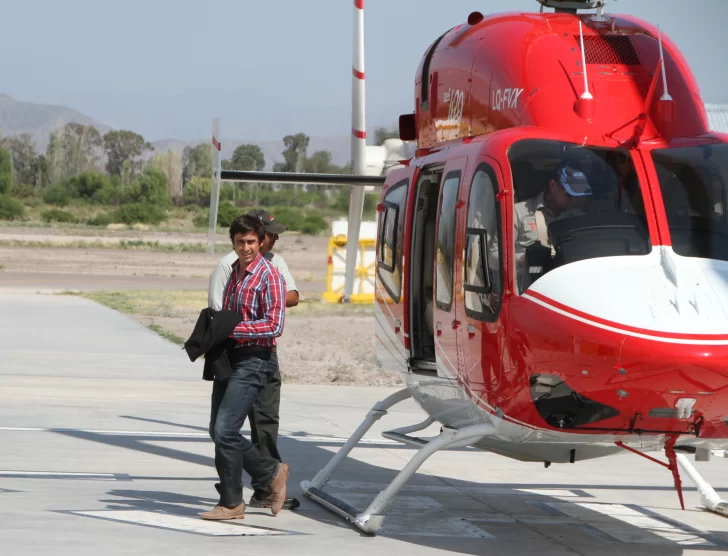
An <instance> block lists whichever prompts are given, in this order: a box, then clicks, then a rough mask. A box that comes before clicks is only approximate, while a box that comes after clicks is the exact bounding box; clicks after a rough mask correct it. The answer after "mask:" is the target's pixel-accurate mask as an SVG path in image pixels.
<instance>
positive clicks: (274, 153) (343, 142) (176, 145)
mask: <svg viewBox="0 0 728 556" xmlns="http://www.w3.org/2000/svg"><path fill="white" fill-rule="evenodd" d="M210 142H211V139H200V140H199V141H182V140H180V139H171V138H170V139H161V140H159V141H151V143H152V145H153V146H154V148H155V149H156V150H158V151H161V152H166V151H168V150H171V151H173V152H177V153H182V151H183V150H184V148H185V147H188V146H192V147H194V146H195V145H199V144H200V143H210ZM220 143H221V144H222V149H221V151H220V152H221V153H222V158H223V159H226V158H230V157H231V156H232V154H233V151H234V150H235V149H236V148H237V147H238V146H239V145H243V144H245V143H252V144H253V145H258V146H259V147H260V149H261V150H262V151H263V154H264V155H265V167H266V169H269V170H270V169H271V168H272V167H273V164H275V163H276V162H283V155H282V154H281V153H282V152H283V151H284V150H285V147H284V146H283V140H282V139H281V140H280V141H257V140H255V139H231V138H226V137H223V138H222V139H221V141H220ZM316 151H329V152H330V153H331V162H333V163H334V164H338V165H340V166H341V165H344V164H349V162H350V160H351V139H350V138H349V136H347V135H343V136H340V137H336V136H334V137H316V136H313V137H311V140H310V142H309V144H308V155H309V156H310V155H312V154H313V153H315V152H316Z"/></svg>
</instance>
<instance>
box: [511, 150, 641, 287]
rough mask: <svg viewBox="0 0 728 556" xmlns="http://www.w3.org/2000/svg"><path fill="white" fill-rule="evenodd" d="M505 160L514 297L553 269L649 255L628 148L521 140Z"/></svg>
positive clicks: (635, 179) (637, 181) (635, 178)
mask: <svg viewBox="0 0 728 556" xmlns="http://www.w3.org/2000/svg"><path fill="white" fill-rule="evenodd" d="M508 158H509V162H510V165H511V174H512V178H513V188H514V194H515V196H514V213H515V214H514V227H515V234H514V238H515V271H516V280H517V285H518V292H519V293H523V292H524V291H525V290H527V289H528V288H529V287H530V285H531V284H532V283H533V282H535V281H536V280H538V279H539V278H540V277H541V276H543V275H544V274H545V273H546V272H549V271H550V270H552V269H554V268H556V267H559V266H563V265H566V264H570V263H573V262H576V261H581V260H585V259H592V258H597V257H613V256H623V255H646V254H648V253H649V252H650V251H651V249H652V246H651V243H650V237H649V232H648V229H647V219H646V215H645V209H644V204H643V201H642V193H641V190H640V183H639V180H638V178H637V174H636V172H635V169H634V164H633V162H632V159H631V157H630V155H629V152H628V151H626V150H623V149H605V148H596V147H588V146H582V145H579V144H575V143H566V142H562V141H553V140H545V139H527V140H523V141H519V142H517V143H514V144H513V145H512V146H511V147H510V149H509V151H508Z"/></svg>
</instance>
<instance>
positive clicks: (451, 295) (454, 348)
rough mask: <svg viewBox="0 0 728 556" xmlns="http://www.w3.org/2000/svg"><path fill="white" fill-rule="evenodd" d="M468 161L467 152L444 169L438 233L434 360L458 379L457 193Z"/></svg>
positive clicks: (459, 269)
mask: <svg viewBox="0 0 728 556" xmlns="http://www.w3.org/2000/svg"><path fill="white" fill-rule="evenodd" d="M467 162H468V159H467V157H465V156H461V157H457V158H453V159H450V160H448V162H447V164H446V165H445V168H444V169H443V172H442V181H441V187H440V200H439V204H438V213H437V228H436V229H437V231H436V237H435V262H434V283H435V292H434V294H435V299H434V303H433V305H434V306H433V321H434V329H435V330H434V332H435V360H436V364H437V375H438V376H441V377H444V378H449V379H457V377H458V375H459V374H460V368H461V366H462V365H461V364H460V361H459V360H460V359H461V358H460V356H459V353H458V342H457V334H458V329H459V328H460V325H461V322H460V321H459V320H458V315H457V305H458V302H459V301H458V300H457V299H456V297H457V293H458V292H460V291H461V279H460V277H461V274H462V260H461V257H458V256H456V253H457V251H456V235H457V233H456V232H457V230H458V228H459V226H460V225H462V223H460V222H459V221H460V220H463V218H462V215H463V214H464V210H463V208H464V203H460V202H458V196H459V190H460V184H461V182H462V180H463V179H464V176H465V172H466V168H467ZM461 249H462V247H461Z"/></svg>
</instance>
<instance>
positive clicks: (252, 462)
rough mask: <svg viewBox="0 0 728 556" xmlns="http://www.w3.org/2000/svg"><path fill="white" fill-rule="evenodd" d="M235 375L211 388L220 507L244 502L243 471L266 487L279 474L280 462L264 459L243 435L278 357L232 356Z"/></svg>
mask: <svg viewBox="0 0 728 556" xmlns="http://www.w3.org/2000/svg"><path fill="white" fill-rule="evenodd" d="M231 363H232V366H233V374H232V376H230V377H229V378H227V379H225V380H223V381H215V382H214V383H213V386H212V408H211V412H210V437H211V438H212V440H213V442H214V443H215V468H216V469H217V474H218V477H220V484H219V486H218V485H216V487H218V492H219V493H220V502H219V504H220V505H221V506H226V507H229V508H232V507H234V506H237V505H238V504H241V503H242V501H243V483H242V478H243V469H245V471H246V472H247V473H248V474H249V475H250V477H251V478H252V480H253V482H254V483H255V484H256V485H261V486H263V487H267V486H268V485H269V484H270V483H271V481H273V478H274V477H275V476H276V474H277V473H278V461H277V460H275V459H273V458H271V457H266V456H263V455H262V454H261V453H260V452H259V451H258V450H257V449H256V447H255V446H254V445H253V443H252V442H251V441H250V440H248V439H247V438H245V437H244V436H243V435H241V434H240V429H241V428H242V426H243V423H244V422H245V418H246V417H247V415H248V414H249V413H250V411H251V410H252V409H253V406H254V405H255V400H256V398H257V397H258V394H259V393H260V391H261V390H263V388H265V386H266V384H268V381H269V380H270V379H271V378H272V377H273V375H274V374H275V372H276V370H277V369H278V358H277V356H276V354H275V353H267V352H262V353H252V354H246V355H235V356H233V355H232V354H231Z"/></svg>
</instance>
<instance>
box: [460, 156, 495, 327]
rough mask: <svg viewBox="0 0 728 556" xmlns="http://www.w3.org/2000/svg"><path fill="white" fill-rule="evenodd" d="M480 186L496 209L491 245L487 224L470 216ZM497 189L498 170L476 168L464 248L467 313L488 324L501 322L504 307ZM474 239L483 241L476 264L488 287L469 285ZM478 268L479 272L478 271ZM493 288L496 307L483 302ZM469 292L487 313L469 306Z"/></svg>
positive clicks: (483, 194) (472, 182) (481, 165)
mask: <svg viewBox="0 0 728 556" xmlns="http://www.w3.org/2000/svg"><path fill="white" fill-rule="evenodd" d="M481 175H484V176H485V178H486V179H484V180H482V181H481V182H480V183H476V180H478V178H479V176H481ZM477 186H480V187H481V188H482V200H483V201H484V200H485V197H486V195H492V201H493V207H494V210H495V225H494V228H493V229H494V230H495V236H494V237H493V238H492V241H491V242H488V239H487V233H488V231H487V229H486V228H485V227H482V226H484V225H485V223H481V224H480V226H476V225H474V224H475V222H473V221H472V220H471V217H472V216H473V215H472V214H471V205H472V203H473V201H474V199H473V193H474V191H476V189H475V187H477ZM498 190H499V186H498V178H497V175H496V173H495V170H494V169H493V167H492V166H490V165H489V164H487V163H485V162H483V163H482V164H480V165H479V166H478V167H477V168H476V169H475V172H474V173H473V179H472V180H471V182H470V188H469V191H468V212H467V217H466V219H467V220H466V228H465V245H464V246H463V260H464V264H463V290H464V292H465V295H464V298H465V300H464V301H465V314H466V315H467V316H468V317H470V318H473V319H477V320H480V321H485V322H495V321H496V320H498V316H499V315H500V309H501V306H502V305H503V303H502V301H503V242H502V241H501V231H502V227H501V224H502V217H501V206H500V201H499V200H498ZM472 236H477V237H479V238H480V241H479V246H478V251H479V259H478V262H477V264H478V269H480V271H481V273H482V274H481V275H482V276H483V277H485V280H484V281H485V282H486V284H485V286H479V285H474V284H471V283H468V269H469V265H468V262H469V260H470V257H469V253H468V250H469V249H470V248H471V245H472V244H470V238H471V237H472ZM493 244H494V245H495V249H496V250H497V253H498V269H497V272H498V277H497V278H498V279H497V282H496V280H495V277H494V276H493V275H492V271H493V269H492V267H491V264H490V260H489V258H488V250H489V249H488V248H489V246H492V245H493ZM478 269H476V271H477V270H478ZM494 286H497V289H498V291H497V292H496V293H497V301H496V303H495V304H493V303H486V302H484V301H483V300H482V298H483V296H488V295H490V294H492V293H493V289H494ZM468 293H475V294H480V296H481V301H480V304H481V307H482V308H483V309H486V310H480V311H478V310H476V309H474V308H472V307H471V306H470V301H471V299H472V297H471V296H469V295H468ZM491 301H492V300H491Z"/></svg>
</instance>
